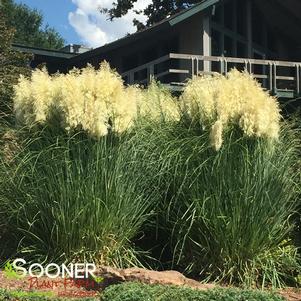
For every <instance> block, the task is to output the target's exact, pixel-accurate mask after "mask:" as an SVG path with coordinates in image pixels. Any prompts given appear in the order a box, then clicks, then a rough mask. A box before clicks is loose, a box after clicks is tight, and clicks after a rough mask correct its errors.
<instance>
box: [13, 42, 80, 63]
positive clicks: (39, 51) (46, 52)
mask: <svg viewBox="0 0 301 301" xmlns="http://www.w3.org/2000/svg"><path fill="white" fill-rule="evenodd" d="M12 48H13V49H14V50H17V51H20V52H23V53H30V54H34V55H38V56H41V57H49V58H54V59H70V58H72V57H74V56H76V55H75V54H73V53H69V52H63V51H58V50H51V49H43V48H37V47H31V46H25V45H19V44H12Z"/></svg>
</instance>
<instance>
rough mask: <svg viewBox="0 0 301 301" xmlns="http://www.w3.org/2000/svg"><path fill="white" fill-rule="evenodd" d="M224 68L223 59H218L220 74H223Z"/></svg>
mask: <svg viewBox="0 0 301 301" xmlns="http://www.w3.org/2000/svg"><path fill="white" fill-rule="evenodd" d="M224 68H225V66H224V59H222V58H221V59H220V72H221V74H224Z"/></svg>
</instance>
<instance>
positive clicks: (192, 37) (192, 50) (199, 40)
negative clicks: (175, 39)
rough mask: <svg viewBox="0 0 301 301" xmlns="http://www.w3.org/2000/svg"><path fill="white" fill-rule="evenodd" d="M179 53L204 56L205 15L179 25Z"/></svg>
mask: <svg viewBox="0 0 301 301" xmlns="http://www.w3.org/2000/svg"><path fill="white" fill-rule="evenodd" d="M177 34H178V36H179V52H180V53H184V54H196V55H202V54H203V14H202V13H199V14H196V15H194V16H193V17H191V18H190V19H188V20H187V21H186V22H184V23H181V24H180V25H178V28H177Z"/></svg>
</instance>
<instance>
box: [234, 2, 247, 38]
mask: <svg viewBox="0 0 301 301" xmlns="http://www.w3.org/2000/svg"><path fill="white" fill-rule="evenodd" d="M236 8H237V11H236V15H237V32H238V33H239V34H241V35H242V36H246V34H247V6H246V2H245V1H242V0H238V1H237V6H236Z"/></svg>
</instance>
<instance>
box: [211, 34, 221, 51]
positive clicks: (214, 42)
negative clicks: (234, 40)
mask: <svg viewBox="0 0 301 301" xmlns="http://www.w3.org/2000/svg"><path fill="white" fill-rule="evenodd" d="M211 34H212V36H211V52H212V55H213V56H221V55H222V54H223V50H222V48H221V37H222V35H221V33H220V32H219V31H217V30H212V33H211Z"/></svg>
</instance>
